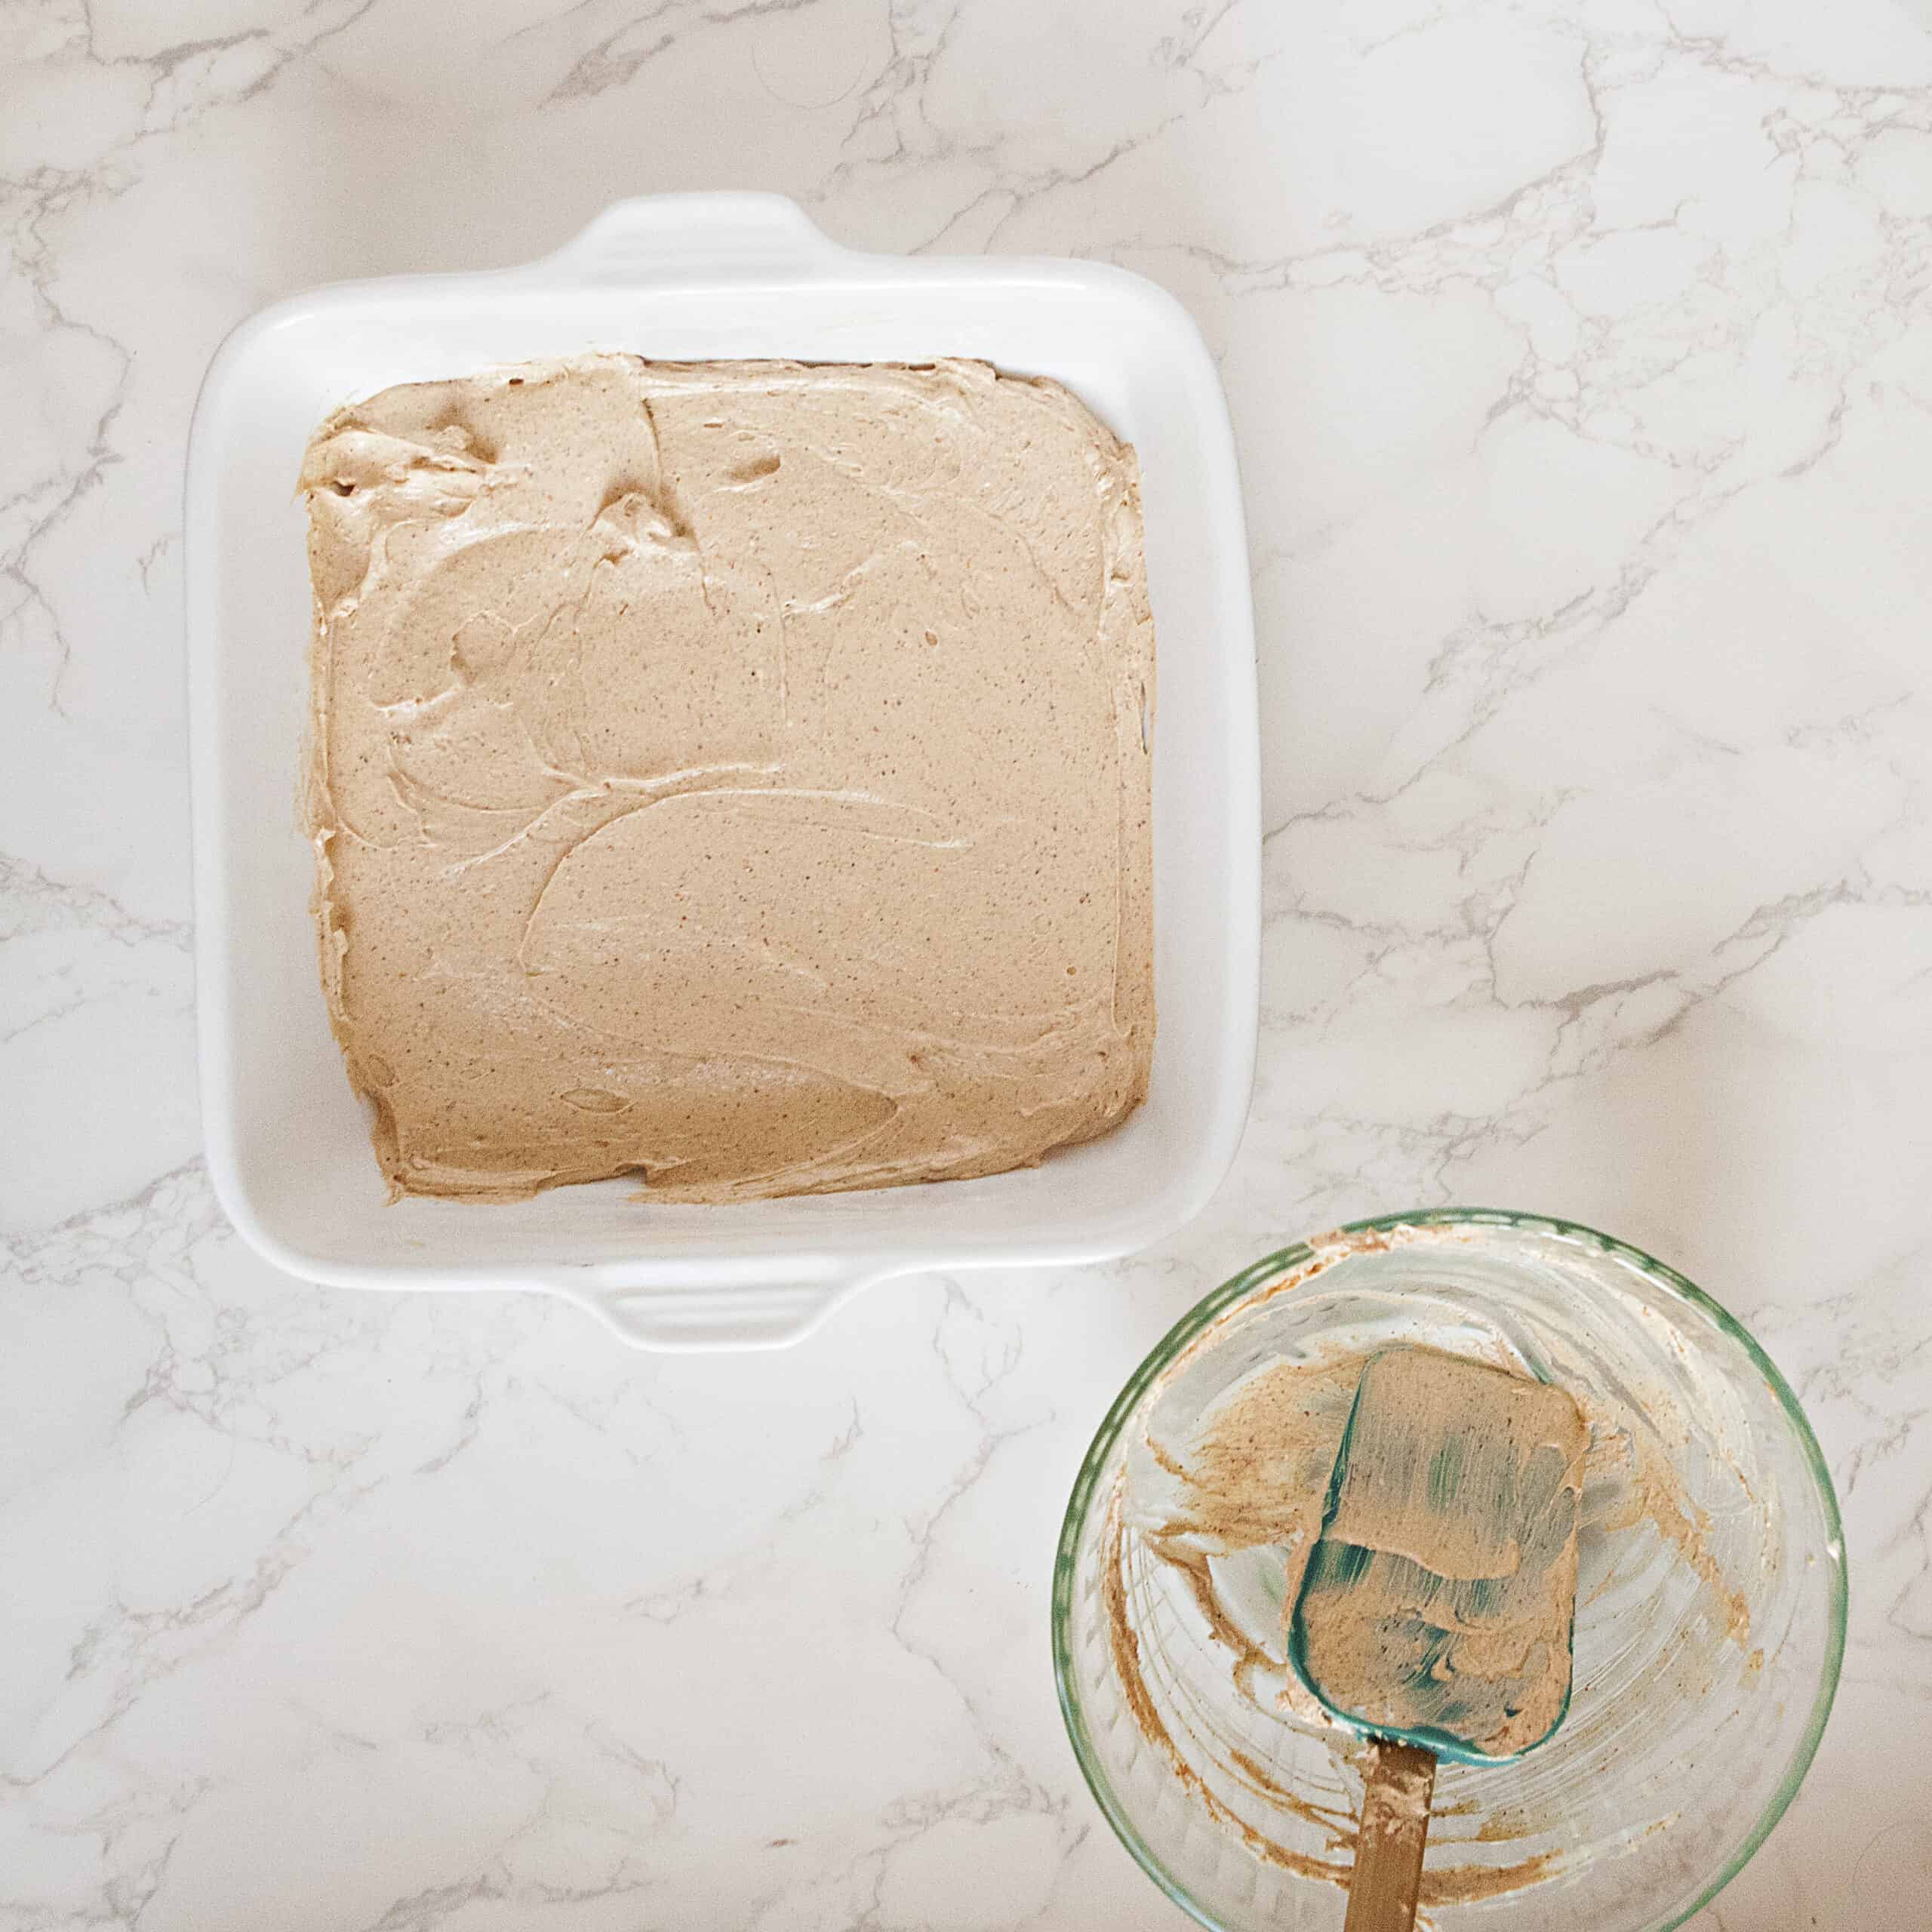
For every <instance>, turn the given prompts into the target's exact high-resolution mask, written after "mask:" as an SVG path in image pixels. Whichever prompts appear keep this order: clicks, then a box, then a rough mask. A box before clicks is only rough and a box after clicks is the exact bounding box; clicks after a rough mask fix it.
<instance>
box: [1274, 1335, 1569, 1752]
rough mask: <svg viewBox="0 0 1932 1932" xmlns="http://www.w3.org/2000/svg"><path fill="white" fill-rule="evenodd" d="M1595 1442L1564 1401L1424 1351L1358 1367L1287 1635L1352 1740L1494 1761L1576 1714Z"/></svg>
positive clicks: (1306, 1675) (1547, 1389) (1551, 1391)
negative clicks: (1587, 1464) (1583, 1515)
mask: <svg viewBox="0 0 1932 1932" xmlns="http://www.w3.org/2000/svg"><path fill="white" fill-rule="evenodd" d="M1588 1443H1589V1429H1588V1428H1587V1426H1586V1424H1585V1423H1584V1420H1583V1415H1582V1414H1581V1412H1580V1411H1579V1410H1578V1408H1577V1404H1575V1403H1574V1401H1571V1398H1570V1397H1569V1396H1568V1395H1566V1394H1564V1392H1563V1391H1562V1390H1561V1389H1556V1388H1552V1386H1550V1385H1549V1383H1542V1382H1533V1381H1531V1380H1529V1379H1528V1378H1527V1377H1523V1376H1517V1375H1512V1374H1509V1373H1508V1372H1506V1371H1504V1370H1502V1369H1499V1368H1492V1367H1488V1366H1487V1364H1484V1363H1481V1362H1472V1361H1463V1360H1461V1359H1460V1358H1457V1357H1455V1356H1453V1355H1440V1354H1438V1353H1437V1352H1435V1350H1433V1349H1417V1348H1398V1349H1385V1350H1384V1351H1383V1352H1382V1353H1381V1354H1380V1355H1376V1356H1374V1357H1373V1358H1371V1361H1370V1362H1369V1364H1368V1366H1367V1367H1366V1368H1365V1369H1364V1371H1363V1372H1362V1378H1361V1386H1359V1387H1358V1389H1357V1390H1356V1392H1355V1407H1354V1408H1353V1410H1352V1411H1351V1413H1350V1414H1349V1425H1348V1429H1347V1431H1346V1433H1345V1434H1344V1435H1343V1438H1342V1447H1341V1451H1340V1454H1338V1455H1337V1457H1336V1459H1335V1469H1334V1475H1332V1477H1331V1478H1330V1481H1329V1485H1328V1506H1327V1514H1326V1516H1325V1518H1324V1521H1323V1525H1322V1531H1321V1540H1319V1541H1318V1543H1316V1545H1315V1549H1314V1550H1313V1552H1312V1553H1311V1555H1310V1556H1309V1562H1308V1565H1307V1568H1306V1571H1304V1573H1303V1578H1302V1584H1301V1589H1300V1594H1299V1595H1297V1598H1296V1600H1295V1604H1294V1611H1293V1612H1292V1614H1291V1617H1290V1620H1289V1626H1288V1656H1289V1660H1290V1661H1291V1663H1292V1664H1293V1666H1294V1669H1295V1671H1296V1672H1297V1675H1299V1676H1300V1678H1301V1679H1302V1681H1303V1683H1304V1684H1306V1685H1307V1687H1308V1688H1309V1690H1310V1691H1311V1692H1312V1694H1314V1696H1315V1697H1316V1698H1317V1699H1318V1700H1320V1701H1321V1703H1322V1704H1323V1705H1324V1706H1326V1707H1327V1709H1329V1710H1330V1711H1331V1712H1333V1713H1334V1715H1336V1716H1337V1717H1338V1718H1340V1719H1342V1721H1343V1722H1345V1723H1346V1724H1349V1725H1350V1726H1352V1727H1354V1728H1355V1729H1357V1730H1363V1731H1366V1732H1368V1733H1371V1734H1373V1735H1375V1736H1377V1737H1394V1738H1399V1739H1401V1740H1405V1741H1407V1742H1408V1743H1414V1744H1419V1745H1421V1746H1424V1747H1426V1749H1429V1750H1432V1751H1434V1752H1437V1753H1438V1755H1441V1756H1443V1757H1445V1758H1458V1759H1460V1760H1462V1761H1464V1762H1466V1763H1472V1764H1502V1763H1506V1762H1508V1761H1509V1760H1510V1759H1512V1758H1518V1757H1521V1755H1523V1753H1524V1752H1526V1751H1529V1750H1532V1749H1534V1748H1535V1746H1537V1745H1538V1744H1540V1743H1542V1742H1543V1740H1544V1739H1546V1737H1549V1734H1550V1733H1551V1732H1552V1731H1553V1730H1555V1728H1556V1727H1557V1726H1558V1724H1560V1723H1561V1721H1562V1720H1563V1715H1564V1712H1565V1711H1566V1710H1567V1709H1568V1708H1569V1703H1570V1677H1571V1632H1572V1627H1573V1626H1574V1622H1575V1618H1576V1608H1577V1497H1578V1494H1579V1491H1580V1489H1581V1487H1582V1483H1583V1452H1584V1451H1585V1449H1586V1447H1587V1446H1588Z"/></svg>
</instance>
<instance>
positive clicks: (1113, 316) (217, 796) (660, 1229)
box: [186, 195, 1259, 1348]
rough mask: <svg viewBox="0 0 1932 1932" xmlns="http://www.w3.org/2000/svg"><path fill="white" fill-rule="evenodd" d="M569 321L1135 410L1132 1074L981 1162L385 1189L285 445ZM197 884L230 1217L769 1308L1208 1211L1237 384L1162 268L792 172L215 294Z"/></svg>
mask: <svg viewBox="0 0 1932 1932" xmlns="http://www.w3.org/2000/svg"><path fill="white" fill-rule="evenodd" d="M585 349H621V350H629V351H631V352H636V353H638V354H642V355H654V356H661V357H666V358H707V357H724V356H792V357H798V358H803V359H805V360H808V361H866V360H897V361H919V360H923V359H924V358H929V357H931V356H934V355H969V356H982V357H984V358H987V359H988V360H989V361H993V362H995V363H997V364H998V365H1000V366H1001V368H1007V369H1011V370H1016V371H1026V372H1029V373H1034V374H1044V375H1049V376H1054V377H1058V378H1059V379H1060V380H1062V381H1063V382H1065V383H1067V384H1068V385H1069V386H1070V387H1071V388H1072V389H1074V390H1075V391H1076V392H1078V394H1079V395H1081V396H1082V397H1083V398H1084V399H1085V400H1086V401H1087V402H1088V404H1089V405H1091V407H1092V408H1094V410H1095V411H1097V413H1098V414H1100V416H1101V417H1103V418H1104V419H1105V420H1106V421H1107V422H1108V423H1109V424H1111V425H1112V427H1113V428H1114V429H1115V430H1116V431H1118V432H1119V433H1120V434H1121V435H1123V436H1125V437H1127V438H1128V439H1130V440H1131V441H1132V442H1133V443H1134V445H1136V447H1137V448H1138V450H1139V451H1140V463H1141V469H1142V472H1143V496H1144V502H1145V505H1146V535H1147V565H1148V578H1149V592H1150V595H1151V597H1152V602H1153V607H1154V616H1155V627H1156V636H1157V650H1158V681H1159V700H1158V715H1157V718H1156V721H1155V743H1154V777H1153V801H1154V871H1155V899H1154V906H1155V997H1156V999H1157V1001H1158V1008H1159V1023H1158V1035H1157V1038H1156V1043H1155V1055H1154V1064H1153V1070H1152V1080H1151V1084H1150V1086H1149V1092H1148V1096H1147V1099H1146V1103H1145V1104H1144V1105H1143V1106H1142V1107H1141V1108H1140V1110H1139V1111H1138V1112H1137V1113H1135V1114H1134V1115H1133V1117H1132V1118H1131V1119H1130V1120H1128V1121H1127V1122H1126V1123H1125V1124H1124V1125H1123V1126H1122V1127H1121V1128H1119V1129H1118V1130H1117V1131H1115V1132H1114V1133H1112V1134H1109V1135H1107V1136H1106V1137H1104V1138H1103V1139H1101V1140H1097V1141H1095V1142H1093V1143H1090V1144H1089V1145H1088V1146H1082V1147H1078V1148H1073V1149H1068V1150H1066V1152H1063V1153H1060V1154H1059V1155H1056V1156H1054V1158H1051V1159H1050V1160H1048V1161H1047V1162H1046V1163H1045V1164H1044V1165H1042V1166H1041V1167H1039V1168H1033V1169H1031V1170H1028V1171H1023V1172H1020V1173H1016V1174H999V1175H995V1176H993V1177H989V1178H988V1179H986V1180H972V1181H947V1182H943V1183H939V1184H937V1185H933V1186H915V1187H908V1188H895V1189H884V1190H881V1191H878V1192H868V1193H861V1194H848V1195H826V1196H822V1197H818V1198H811V1199H804V1200H795V1201H757V1202H748V1203H744V1204H734V1205H731V1206H723V1207H689V1206H670V1205H666V1204H654V1203H649V1202H645V1201H640V1200H639V1199H638V1193H637V1189H636V1186H635V1183H630V1182H625V1181H611V1182H605V1183H600V1184H598V1185H595V1186H583V1187H571V1188H563V1189H556V1190H554V1191H552V1192H550V1193H548V1194H546V1195H541V1196H540V1197H539V1198H537V1199H536V1200H534V1201H527V1202H524V1203H522V1204H514V1205H506V1206H489V1205H483V1204H477V1203H475V1202H466V1201H432V1200H408V1201H400V1202H398V1203H395V1204H389V1203H388V1202H387V1201H386V1199H385V1198H384V1189H383V1181H382V1177H381V1176H380V1174H379V1172H378V1171H377V1165H376V1161H375V1158H374V1155H373V1154H372V1153H371V1150H370V1146H369V1135H368V1121H367V1118H366V1117H365V1112H364V1109H363V1107H362V1105H361V1103H360V1102H358V1100H356V1099H355V1097H354V1096H353V1094H352V1093H351V1092H350V1090H349V1084H348V1081H347V1080H346V1078H345V1076H344V1074H343V1067H342V1062H341V1059H340V1055H339V1054H337V1050H336V1046H335V1042H334V1039H333V1038H331V1035H330V1032H329V1028H328V1020H327V1017H326V1015H325V1011H324V1008H323V1004H322V998H321V992H320V990H319V989H318V985H317V982H316V972H315V943H314V937H313V929H312V924H311V921H310V917H309V889H310V884H311V860H310V854H309V847H308V844H307V843H306V840H305V839H304V838H303V835H302V832H301V831H300V827H299V825H298V823H297V811H296V804H295V798H296V775H297V761H298V757H299V749H300V743H301V740H302V735H303V725H304V718H305V697H306V686H307V676H308V672H307V663H306V639H307V636H308V631H309V583H308V570H307V564H306V553H305V549H304V539H305V530H306V519H305V517H304V514H303V509H302V506H300V503H298V502H297V500H296V499H295V497H294V483H295V478H296V474H297V469H299V467H300V460H301V456H302V451H303V447H304V445H305V444H306V441H307V439H308V438H309V433H310V432H311V431H312V429H314V427H315V424H316V423H318V422H319V421H320V420H321V418H322V417H324V416H325V414H328V411H330V410H331V409H333V408H335V407H336V406H337V405H339V404H341V403H343V402H346V401H352V400H353V399H355V398H359V397H361V396H364V395H368V394H370V393H371V392H373V391H374V390H377V389H382V388H383V387H385V386H387V385H388V384H389V383H400V382H410V381H417V380H426V379H429V378H432V377H440V376H451V375H458V374H466V373H468V372H469V371H473V370H475V369H479V368H485V367H488V365H491V364H494V363H500V362H507V361H518V360H521V359H522V358H526V357H532V356H552V355H566V354H571V353H574V352H578V351H580V350H585ZM186 537H187V609H188V657H189V685H190V691H189V699H190V715H191V718H192V731H193V738H194V780H195V907H196V915H197V920H198V925H197V937H196V946H197V955H198V970H199V974H200V1004H201V1063H202V1097H203V1105H204V1109H205V1116H206V1128H207V1136H208V1161H209V1165H210V1168H211V1171H212V1173H213V1175H214V1183H215V1186H216V1189H217V1192H218V1193H219V1194H220V1198H221V1201H222V1203H223V1206H224V1207H226V1209H227V1211H228V1213H229V1215H230V1217H232V1219H233V1220H234V1222H235V1226H237V1227H238V1229H240V1230H241V1232H242V1234H243V1235H245V1237H246V1238H248V1241H250V1242H251V1244H253V1245H254V1247H257V1248H258V1249H259V1250H260V1251H261V1252H262V1254H264V1255H265V1256H266V1257H268V1258H269V1260H272V1261H273V1262H275V1263H277V1264H278V1265H279V1266H281V1267H283V1268H285V1269H288V1270H289V1271H290V1272H292V1273H294V1274H297V1275H303V1276H306V1277H307V1278H309V1279H311V1280H314V1281H323V1282H328V1283H331V1284H337V1285H343V1286H358V1287H391V1288H398V1287H417V1288H454V1287H466V1288H468V1287H534V1288H542V1289H547V1290H549V1291H551V1292H552V1293H553V1294H561V1295H564V1296H566V1297H568V1298H569V1299H571V1300H574V1301H577V1302H579V1303H582V1304H583V1305H584V1306H586V1307H589V1308H591V1309H594V1310H595V1311H596V1312H598V1313H599V1314H601V1315H603V1316H604V1317H605V1318H606V1319H607V1320H608V1321H609V1322H610V1323H611V1324H612V1325H613V1326H614V1327H616V1328H617V1330H618V1331H619V1332H620V1333H621V1334H623V1335H625V1336H626V1337H629V1339H630V1340H634V1341H637V1342H640V1343H648V1344H652V1345H656V1346H666V1347H685V1348H694V1347H728V1346H756V1345H761V1344H762V1345H769V1344H772V1343H780V1342H784V1341H789V1340H793V1339H795V1338H796V1337H798V1336H799V1335H801V1334H804V1332H805V1331H807V1330H808V1328H809V1327H811V1326H813V1325H814V1324H815V1323H816V1322H817V1321H819V1320H820V1318H823V1315H825V1313H826V1312H827V1311H828V1310H829V1309H830V1308H831V1307H832V1306H834V1305H835V1303H837V1302H838V1300H841V1299H842V1298H843V1297H845V1296H847V1295H849V1294H853V1293H854V1292H856V1291H857V1290H858V1289H859V1288H860V1287H863V1285H865V1284H867V1283H869V1282H872V1281H879V1280H881V1279H883V1278H885V1277H887V1276H889V1275H903V1274H906V1273H909V1272H914V1271H915V1270H919V1269H931V1268H946V1269H956V1268H968V1267H986V1266H1001V1265H1008V1266H1010V1265H1012V1264H1014V1263H1044V1262H1069V1261H1082V1260H1101V1259H1104V1258H1106V1257H1109V1256H1113V1255H1118V1254H1125V1253H1128V1252H1129V1251H1132V1250H1134V1249H1135V1248H1138V1247H1143V1246H1145V1245H1146V1244H1149V1243H1150V1242H1152V1241H1157V1240H1158V1239H1160V1238H1161V1237H1162V1236H1164V1235H1167V1234H1169V1233H1171V1232H1173V1231H1174V1229H1176V1228H1177V1227H1178V1226H1180V1225H1181V1224H1182V1223H1183V1222H1185V1221H1186V1220H1188V1219H1189V1217H1191V1216H1192V1215H1193V1214H1195V1213H1196V1212H1197V1211H1198V1210H1199V1209H1200V1207H1201V1206H1202V1205H1203V1204H1204V1202H1205V1201H1207V1197H1208V1195H1210V1194H1211V1192H1213V1190H1214V1187H1215V1186H1216V1185H1217V1183H1218V1182H1219V1181H1220V1178H1221V1177H1222V1175H1223V1174H1224V1173H1225V1172H1226V1169H1227V1167H1228V1164H1229V1161H1231V1160H1232V1158H1233V1155H1234V1151H1235V1143H1236V1141H1237V1140H1238V1137H1239V1135H1240V1133H1241V1124H1242V1121H1243V1120H1244V1117H1245V1115H1246V1112H1247V1100H1248V1092H1249V1086H1250V1081H1251V1073H1252V1068H1253V1061H1254V1033H1255V1014H1256V998H1257V961H1258V946H1259V863H1258V842H1259V823H1258V821H1259V799H1258V771H1257V748H1256V729H1255V703H1254V631H1253V620H1252V617H1251V612H1250V608H1249V602H1248V582H1247V557H1246V550H1245V545H1244V540H1243V534H1242V523H1241V497H1240V491H1239V485H1238V481H1237V479H1236V476H1235V462H1234V453H1233V448H1232V441H1231V438H1230V437H1229V429H1228V420H1227V411H1226V405H1225V404H1224V402H1223V398H1222V395H1221V391H1220V385H1219V383H1218V382H1217V379H1216V377H1215V374H1214V368H1213V365H1212V364H1211V361H1210V360H1209V358H1208V355H1207V350H1206V349H1205V347H1204V345H1203V343H1202V342H1201V338H1200V337H1199V335H1198V334H1197V332H1196V331H1195V328H1194V325H1193V324H1192V322H1191V321H1189V318H1188V317H1187V316H1186V314H1185V313H1184V312H1183V310H1182V309H1180V307H1179V306H1178V305H1177V304H1176V303H1174V301H1173V300H1171V299H1170V298H1169V297H1168V296H1167V295H1166V294H1163V293H1162V292H1161V291H1160V290H1158V289H1157V288H1155V287H1153V286H1152V285H1151V284H1149V283H1147V282H1146V281H1141V280H1140V279H1139V278H1137V277H1136V276H1134V275H1128V274H1126V273H1124V272H1121V271H1120V270H1118V269H1113V268H1110V267H1103V266H1092V265H1090V264H1087V263H1076V262H1050V261H1022V260H916V259H912V260H900V259H897V258H891V257H881V256H875V255H861V254H853V253H851V252H850V251H847V250H845V249H843V248H838V247H836V246H835V245H833V244H832V243H831V242H828V241H827V240H826V238H825V237H824V236H823V235H820V233H819V232H817V229H814V227H813V226H811V223H810V222H808V220H806V218H805V217H804V214H802V213H801V211H799V210H798V208H795V206H794V205H792V203H790V202H787V201H784V200H782V199H780V198H777V197H775V196H771V195H668V196H664V197H661V198H656V199H651V200H643V201H632V202H621V203H619V204H618V205H616V206H615V207H613V208H610V209H608V211H606V212H605V214H602V215H601V216H600V217H598V219H597V220H595V222H593V223H592V224H591V226H589V228H588V229H586V230H585V231H584V232H583V234H581V235H579V236H578V237H577V239H576V240H575V241H574V242H572V243H571V245H569V246H568V248H565V249H564V250H562V251H561V252H560V253H559V254H555V255H553V256H551V257H549V258H548V259H546V260H543V261H541V262H537V263H533V264H532V265H531V266H529V267H527V268H521V269H509V270H506V271H504V272H493V273H488V274H480V275H434V276H430V275H425V276H412V277H408V278H401V279H397V280H392V281H369V282H361V283H356V284H351V285H344V286H341V287H338V288H327V289H323V290H321V291H318V292H316V293H315V294H309V295H304V296H300V297H297V298H295V299H294V300H291V301H288V302H284V303H278V305H277V306H275V307H274V308H272V309H268V310H266V312H263V314H261V315H257V316H256V317H255V318H254V319H253V320H252V321H249V322H248V323H246V324H245V325H243V326H242V328H239V329H238V330H237V331H235V333H234V334H232V336H230V337H229V339H228V340H227V341H226V343H223V346H222V347H221V349H220V352H219V353H218V354H217V355H216V357H215V358H214V364H213V365H212V367H211V368H210V370H209V371H208V378H207V380H206V382H205V384H204V386H203V387H202V395H201V399H200V402H199V404H198V407H197V408H196V410H195V423H194V429H193V433H192V438H191V441H190V445H189V463H188V485H187V520H186Z"/></svg>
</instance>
